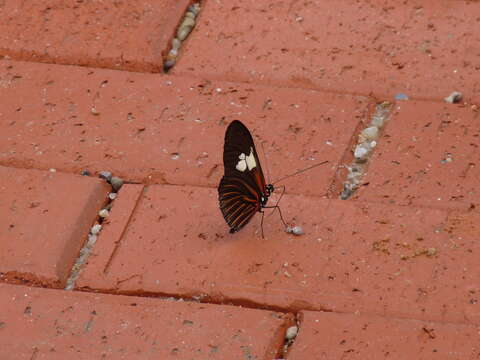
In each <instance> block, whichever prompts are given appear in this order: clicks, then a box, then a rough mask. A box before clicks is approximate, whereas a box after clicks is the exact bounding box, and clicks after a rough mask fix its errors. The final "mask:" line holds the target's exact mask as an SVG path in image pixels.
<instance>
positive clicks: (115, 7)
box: [0, 0, 189, 72]
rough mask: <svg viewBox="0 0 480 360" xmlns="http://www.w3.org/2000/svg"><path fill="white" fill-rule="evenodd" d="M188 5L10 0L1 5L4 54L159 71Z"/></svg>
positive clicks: (172, 0) (139, 0)
mask: <svg viewBox="0 0 480 360" xmlns="http://www.w3.org/2000/svg"><path fill="white" fill-rule="evenodd" d="M188 5H189V1H188V0H180V1H178V0H163V1H155V2H152V1H145V0H134V1H114V2H109V1H106V2H103V1H102V2H97V1H86V2H83V1H67V2H66V1H62V0H54V1H48V2H42V1H15V0H6V1H3V2H2V3H1V4H0V32H1V33H2V34H4V36H2V37H1V40H0V56H1V57H5V58H9V59H14V60H24V61H34V62H47V63H55V64H68V65H83V66H91V67H105V68H110V69H122V70H130V71H148V72H152V71H153V72H160V71H162V70H161V69H162V66H163V59H162V57H163V55H165V54H166V53H167V52H168V50H169V46H170V39H171V38H172V36H173V34H174V32H175V27H176V26H177V24H178V22H179V21H180V19H181V17H182V15H183V12H184V11H185V10H186V8H187V6H188ZM25 29H28V31H26V30H25Z"/></svg>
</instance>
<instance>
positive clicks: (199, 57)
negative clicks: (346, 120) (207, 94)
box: [173, 0, 480, 101]
mask: <svg viewBox="0 0 480 360" xmlns="http://www.w3.org/2000/svg"><path fill="white" fill-rule="evenodd" d="M479 11H480V5H479V4H478V2H470V1H457V2H455V3H454V4H453V3H451V2H449V1H436V2H435V3H433V4H430V3H429V5H428V6H423V4H422V3H421V2H409V3H399V2H398V1H394V0H388V1H373V2H369V3H364V2H352V1H349V0H342V1H336V2H335V6H332V4H331V3H330V2H328V1H327V2H319V1H310V2H295V3H290V2H276V1H255V0H246V1H242V2H225V1H210V2H207V3H206V4H205V6H204V8H203V10H202V13H201V17H200V19H201V21H200V22H199V24H198V25H197V27H196V28H195V31H194V32H193V33H192V35H191V38H190V39H189V40H188V46H187V47H185V48H184V49H183V54H182V55H181V57H180V61H179V62H178V63H177V66H176V67H175V68H174V71H173V72H174V73H175V74H181V75H186V74H189V75H194V76H200V77H203V78H208V79H224V80H229V81H248V82H256V83H268V84H272V83H273V84H276V85H281V86H295V87H302V88H305V87H308V88H317V89H328V90H330V91H338V92H341V93H345V92H350V93H363V94H370V93H372V94H375V95H376V96H377V97H382V96H387V97H391V96H392V95H394V94H396V93H398V92H402V93H406V94H408V95H409V96H410V97H415V98H422V99H426V98H430V99H431V98H435V99H443V98H444V97H445V96H448V94H450V93H451V92H452V91H454V90H458V89H460V90H461V91H463V92H464V93H465V95H466V96H467V97H468V98H471V97H473V98H475V99H476V101H478V100H479V99H480V91H479V87H478V80H477V79H478V75H477V74H478V70H479V69H480V68H479V63H478V55H479V52H478V49H479V39H478V36H477V35H476V33H475V32H474V31H472V30H471V29H473V28H475V27H478V26H479V21H480V20H479V18H478V13H479ZM459 59H461V61H459Z"/></svg>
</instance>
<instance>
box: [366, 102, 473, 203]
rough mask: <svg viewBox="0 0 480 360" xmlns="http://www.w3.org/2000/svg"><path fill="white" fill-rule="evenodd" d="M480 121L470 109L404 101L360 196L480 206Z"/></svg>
mask: <svg viewBox="0 0 480 360" xmlns="http://www.w3.org/2000/svg"><path fill="white" fill-rule="evenodd" d="M479 147H480V120H479V113H478V112H474V111H472V110H471V109H470V108H469V107H460V106H456V105H449V104H438V103H430V102H401V103H399V104H397V106H396V108H395V111H394V113H393V115H392V118H391V119H390V122H389V123H388V126H387V129H386V132H385V135H384V136H383V138H382V139H381V140H380V141H379V145H378V147H377V148H376V149H375V152H374V155H373V158H372V160H371V164H370V167H369V169H368V175H367V176H366V177H365V179H364V182H365V183H368V186H362V187H361V188H360V191H359V192H358V196H357V198H359V199H362V200H369V201H380V202H384V203H395V204H403V205H410V204H415V205H424V206H444V207H448V208H451V207H454V208H456V207H460V208H468V207H469V206H470V204H471V203H477V204H479V205H480V202H479V200H478V199H479V198H480V191H479V190H478V180H479V179H480V148H479Z"/></svg>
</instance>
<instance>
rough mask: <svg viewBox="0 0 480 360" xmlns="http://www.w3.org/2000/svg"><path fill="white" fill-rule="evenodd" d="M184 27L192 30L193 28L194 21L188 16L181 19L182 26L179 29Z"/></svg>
mask: <svg viewBox="0 0 480 360" xmlns="http://www.w3.org/2000/svg"><path fill="white" fill-rule="evenodd" d="M186 26H188V27H191V28H193V27H194V26H195V20H194V19H192V18H191V17H189V16H186V17H185V18H184V19H183V22H182V25H180V27H186Z"/></svg>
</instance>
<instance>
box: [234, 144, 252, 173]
mask: <svg viewBox="0 0 480 360" xmlns="http://www.w3.org/2000/svg"><path fill="white" fill-rule="evenodd" d="M238 158H239V159H240V161H239V162H238V163H237V165H236V166H235V168H236V169H237V170H238V171H241V172H244V171H245V170H247V168H248V170H252V169H253V168H254V167H256V166H257V162H256V161H255V155H254V154H253V148H250V155H248V156H245V154H244V153H241V154H240V155H239V156H238Z"/></svg>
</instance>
